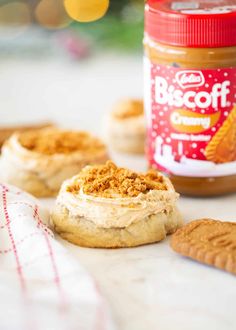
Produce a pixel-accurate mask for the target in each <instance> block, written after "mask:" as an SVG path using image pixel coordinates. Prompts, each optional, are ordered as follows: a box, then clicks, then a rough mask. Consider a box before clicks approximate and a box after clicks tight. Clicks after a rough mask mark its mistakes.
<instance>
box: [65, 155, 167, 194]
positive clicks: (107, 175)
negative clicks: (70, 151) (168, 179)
mask: <svg viewBox="0 0 236 330" xmlns="http://www.w3.org/2000/svg"><path fill="white" fill-rule="evenodd" d="M80 187H83V192H84V193H85V194H87V195H93V196H97V197H105V198H113V197H137V196H138V195H139V194H140V193H143V194H145V193H147V192H149V191H150V190H167V186H166V184H165V182H164V180H163V176H162V175H161V174H160V173H158V172H156V171H154V170H150V171H149V172H147V173H146V174H140V173H136V172H134V171H131V170H129V169H125V168H121V167H117V166H116V165H115V164H114V163H113V162H112V161H107V162H106V164H105V165H97V166H90V167H85V168H84V169H83V170H82V171H81V173H80V174H79V176H78V183H76V184H75V185H74V186H71V187H69V188H68V190H67V191H69V192H71V193H77V192H78V191H79V190H80Z"/></svg>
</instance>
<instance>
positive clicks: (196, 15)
mask: <svg viewBox="0 0 236 330" xmlns="http://www.w3.org/2000/svg"><path fill="white" fill-rule="evenodd" d="M144 47H145V59H144V61H145V112H146V117H147V129H148V132H147V135H148V138H147V154H148V161H149V166H151V167H153V168H157V169H158V170H161V171H162V172H164V173H166V174H167V175H169V177H170V178H171V180H172V182H173V184H174V186H175V188H176V190H177V191H178V192H180V193H183V194H187V195H192V196H214V195H220V194H226V193H230V192H235V191H236V0H234V1H230V0H228V1H227V0H224V1H221V0H219V1H216V0H215V1H207V0H206V1H202V0H199V1H194V2H192V1H191V0H189V1H184V0H182V1H168V0H148V1H147V2H146V5H145V37H144Z"/></svg>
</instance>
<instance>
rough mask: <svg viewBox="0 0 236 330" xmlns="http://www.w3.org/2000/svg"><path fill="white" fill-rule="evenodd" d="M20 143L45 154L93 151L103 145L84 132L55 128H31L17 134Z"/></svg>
mask: <svg viewBox="0 0 236 330" xmlns="http://www.w3.org/2000/svg"><path fill="white" fill-rule="evenodd" d="M19 142H20V144H21V145H22V146H23V147H24V148H26V149H28V150H31V151H34V152H38V153H41V154H45V155H53V154H68V153H72V152H76V151H81V152H84V153H93V152H95V151H98V150H99V149H103V148H104V147H105V146H104V144H103V143H102V142H100V140H99V139H97V138H94V137H92V136H91V135H90V134H88V133H86V132H75V131H60V130H57V129H43V130H32V131H27V132H24V133H21V134H20V135H19Z"/></svg>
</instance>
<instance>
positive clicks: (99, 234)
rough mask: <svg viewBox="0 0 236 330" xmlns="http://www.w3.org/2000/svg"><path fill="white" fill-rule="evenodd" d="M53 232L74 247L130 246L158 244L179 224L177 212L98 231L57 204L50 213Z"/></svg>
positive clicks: (174, 210) (98, 228) (180, 220)
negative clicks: (126, 225)
mask: <svg viewBox="0 0 236 330" xmlns="http://www.w3.org/2000/svg"><path fill="white" fill-rule="evenodd" d="M51 221H52V223H53V225H54V229H55V231H56V232H57V233H58V234H59V235H60V236H61V237H62V238H64V239H65V240H67V241H69V242H71V243H74V244H76V245H80V246H84V247H93V248H121V247H134V246H138V245H143V244H150V243H155V242H158V241H161V240H162V239H164V238H165V237H166V235H168V234H172V233H174V232H175V231H176V229H177V228H179V227H180V226H181V224H182V218H181V216H180V213H179V211H178V210H177V209H173V211H172V212H170V213H169V214H166V213H160V214H157V215H152V216H151V217H149V218H148V219H144V220H142V221H139V222H136V223H133V224H131V225H130V226H128V227H125V228H102V227H98V226H96V225H95V224H94V223H93V222H91V221H88V220H86V219H85V218H79V217H76V218H75V217H71V216H70V214H69V211H68V209H67V208H66V207H64V206H60V205H57V206H56V207H55V209H54V210H53V212H52V214H51Z"/></svg>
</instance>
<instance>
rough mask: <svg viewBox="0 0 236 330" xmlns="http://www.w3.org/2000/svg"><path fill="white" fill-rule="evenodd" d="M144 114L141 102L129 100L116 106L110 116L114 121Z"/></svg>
mask: <svg viewBox="0 0 236 330" xmlns="http://www.w3.org/2000/svg"><path fill="white" fill-rule="evenodd" d="M143 114H144V109H143V101H142V100H129V101H123V102H120V103H118V104H117V106H116V107H115V108H114V111H113V113H112V115H113V116H114V117H115V118H116V119H122V120H123V119H128V118H131V117H137V116H141V115H143Z"/></svg>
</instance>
